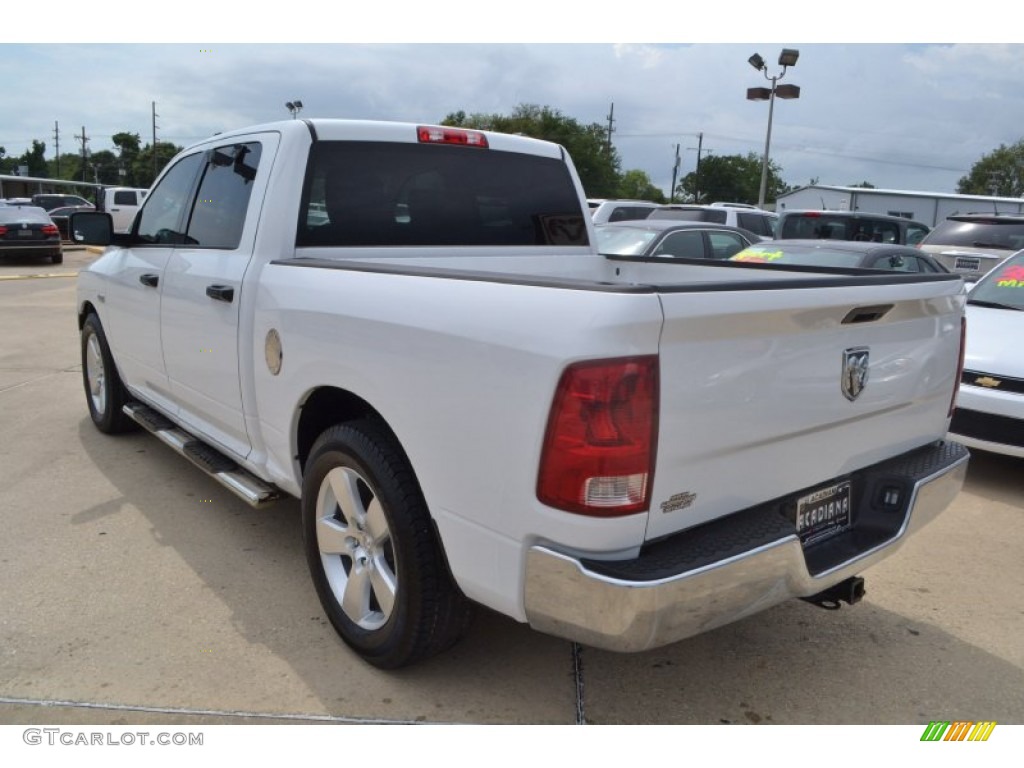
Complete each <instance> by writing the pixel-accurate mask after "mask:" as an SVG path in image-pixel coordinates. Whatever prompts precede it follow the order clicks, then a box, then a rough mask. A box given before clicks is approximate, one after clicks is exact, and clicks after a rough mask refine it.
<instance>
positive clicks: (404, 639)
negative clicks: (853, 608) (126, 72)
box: [71, 120, 968, 668]
mask: <svg viewBox="0 0 1024 768" xmlns="http://www.w3.org/2000/svg"><path fill="white" fill-rule="evenodd" d="M586 211H587V203H586V198H585V196H584V194H583V190H582V188H581V185H580V182H579V179H578V177H577V175H576V172H575V169H574V167H573V165H572V162H571V160H570V159H569V157H568V156H567V154H566V152H565V150H564V149H562V148H561V147H560V146H557V145H555V144H551V143H547V142H543V141H537V140H533V139H529V138H525V137H522V136H510V135H502V134H496V133H489V132H478V131H470V130H460V129H453V128H443V127H436V126H417V125H413V124H392V123H374V122H360V121H342V120H293V121H287V122H283V123H275V124H270V125H264V126H258V127H254V128H250V129H246V130H240V131H235V132H231V133H225V134H220V135H217V136H214V137H212V138H210V139H208V140H206V141H203V142H201V143H199V144H197V145H195V146H193V147H191V148H189V149H187V150H185V151H183V152H182V153H181V154H180V155H178V156H177V157H176V158H175V159H174V160H173V161H172V162H171V163H170V164H169V165H168V167H167V168H166V169H165V170H164V171H163V173H162V174H161V176H160V178H159V179H158V180H157V182H156V184H155V185H154V187H153V188H152V190H151V192H150V194H149V195H148V197H147V199H146V202H145V205H144V207H143V208H142V210H141V212H140V214H139V215H138V217H137V218H136V221H135V224H134V226H133V228H132V230H131V232H129V233H127V234H118V233H116V232H114V231H113V228H112V227H111V223H110V218H109V216H107V215H106V214H104V213H100V212H84V213H76V214H74V216H73V219H72V224H71V229H72V232H73V238H74V240H75V241H77V242H80V243H88V244H94V245H107V246H109V247H108V248H107V249H106V251H105V252H104V254H103V255H102V256H101V257H100V258H99V259H98V260H96V261H95V263H93V264H92V265H91V266H90V267H89V268H88V269H86V270H84V271H83V272H82V273H81V274H80V276H79V283H78V317H79V327H80V329H81V348H82V361H83V377H84V384H85V394H86V399H87V403H88V408H89V412H90V414H91V417H92V420H93V421H94V423H95V424H96V426H97V427H98V428H99V429H100V430H102V431H104V432H108V433H115V432H119V431H123V430H125V429H127V428H129V427H133V426H135V425H136V424H141V425H142V426H144V427H145V428H147V429H148V430H150V431H151V432H153V433H154V434H155V435H156V436H158V437H159V438H160V439H162V440H163V441H164V442H165V443H167V444H168V445H170V446H172V447H173V448H174V449H175V450H177V451H179V452H180V453H182V454H183V455H185V456H187V457H188V458H190V459H191V460H192V461H193V462H195V463H196V465H197V466H200V467H202V468H203V469H205V470H206V471H207V472H209V473H210V475H211V476H212V477H213V478H215V479H217V480H218V481H220V482H221V483H223V484H224V485H225V486H227V487H228V488H230V489H232V490H233V491H234V492H236V493H237V494H238V495H239V496H241V497H242V498H244V499H246V500H247V501H248V502H249V503H251V504H253V505H261V504H264V503H267V502H269V501H271V500H273V499H275V498H276V497H279V496H280V495H282V494H288V495H292V496H295V497H298V498H299V499H300V500H301V509H302V526H303V532H304V539H305V548H306V555H307V559H308V562H309V567H310V570H311V573H312V577H313V582H314V584H315V586H316V589H317V592H318V593H319V596H320V599H321V602H322V604H323V607H324V610H325V612H326V613H327V615H328V617H329V618H330V620H331V622H332V623H333V625H334V626H335V628H336V629H337V631H338V632H339V634H340V635H341V637H342V638H343V639H344V641H345V642H346V643H348V644H349V645H350V646H351V647H352V648H353V649H355V651H356V652H358V653H359V654H360V655H361V656H362V657H363V658H365V659H366V660H367V661H369V662H370V663H372V664H375V665H377V666H379V667H384V668H393V667H397V666H401V665H405V664H409V663H412V662H414V661H416V660H418V659H421V658H423V657H425V656H427V655H429V654H432V653H436V652H438V651H440V650H442V649H444V648H445V647H447V646H449V645H451V644H452V643H453V642H455V641H456V640H457V639H458V638H459V636H460V635H461V634H462V633H463V632H464V631H465V629H466V627H467V626H468V621H469V618H470V615H471V606H472V605H473V604H474V603H480V604H483V605H485V606H489V607H490V608H492V609H494V610H496V611H499V612H501V613H503V614H506V615H508V616H510V617H513V618H514V619H517V620H519V621H523V622H528V623H529V624H530V625H531V626H532V627H534V628H536V629H537V630H539V631H542V632H546V633H550V634H553V635H556V636H560V637H564V638H568V639H571V640H574V641H577V642H580V643H584V644H588V645H593V646H597V647H602V648H607V649H614V650H620V651H639V650H644V649H648V648H653V647H657V646H660V645H664V644H666V643H671V642H674V641H677V640H679V639H681V638H685V637H688V636H691V635H694V634H696V633H699V632H702V631H705V630H708V629H710V628H713V627H716V626H720V625H722V624H725V623H727V622H730V621H734V620H736V619H739V618H742V617H744V616H748V615H750V614H752V613H755V612H757V611H760V610H762V609H765V608H767V607H769V606H771V605H774V604H776V603H779V602H781V601H783V600H786V599H788V598H792V597H803V598H809V599H811V600H813V601H815V602H818V603H821V604H829V605H832V604H838V601H840V600H844V601H846V602H850V603H853V602H856V601H857V600H858V599H859V597H860V596H861V594H863V581H862V579H861V578H860V577H859V575H858V574H859V573H860V572H861V571H862V570H863V569H864V568H866V567H868V566H870V565H871V564H872V563H874V562H876V561H878V560H879V559H881V558H883V557H885V556H887V555H889V554H890V553H891V552H893V551H894V550H895V549H897V548H898V546H899V545H900V544H901V543H902V542H904V541H905V540H906V539H907V537H908V536H910V535H911V534H912V533H913V532H914V531H915V530H916V529H917V528H919V527H920V526H921V525H923V524H925V523H927V522H928V521H929V520H931V519H932V518H933V517H934V516H935V515H937V514H938V513H939V512H940V511H941V510H943V509H944V508H945V507H946V506H947V505H948V503H949V502H950V500H951V499H952V498H953V497H954V496H955V495H956V494H957V492H958V491H959V489H960V487H961V485H962V483H963V479H964V476H965V473H966V466H967V460H968V453H967V451H966V450H965V449H964V448H963V447H962V446H960V445H958V444H956V443H950V442H945V441H944V439H943V438H944V435H945V434H946V429H947V427H948V425H949V418H950V414H951V411H952V408H953V402H954V397H955V395H956V390H957V386H958V382H959V378H960V376H959V373H958V370H957V366H958V364H957V360H958V358H960V357H961V356H962V352H963V340H964V325H963V307H964V301H965V295H964V289H963V285H962V281H961V279H960V278H959V277H957V276H955V275H945V274H941V275H940V274H934V275H931V274H929V275H918V274H913V275H912V274H896V273H891V272H889V273H876V272H870V271H857V270H849V269H835V270H826V269H820V268H813V267H794V268H785V269H783V268H780V267H778V265H764V264H747V263H737V262H727V263H719V262H693V261H685V260H681V259H677V260H665V259H646V260H644V259H634V258H626V257H605V256H602V255H601V254H599V253H598V252H597V249H596V247H595V245H594V243H595V239H594V230H593V224H592V223H591V222H590V220H589V216H586V215H585V213H586Z"/></svg>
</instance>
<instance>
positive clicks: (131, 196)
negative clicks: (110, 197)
mask: <svg viewBox="0 0 1024 768" xmlns="http://www.w3.org/2000/svg"><path fill="white" fill-rule="evenodd" d="M138 204H139V201H138V200H137V199H136V196H135V192H134V191H133V190H130V189H122V190H119V191H117V192H115V193H114V205H138Z"/></svg>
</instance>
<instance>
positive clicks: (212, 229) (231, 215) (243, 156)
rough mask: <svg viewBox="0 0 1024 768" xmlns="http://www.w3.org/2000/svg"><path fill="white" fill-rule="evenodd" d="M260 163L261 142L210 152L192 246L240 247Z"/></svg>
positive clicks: (191, 232) (195, 213) (192, 227)
mask: <svg viewBox="0 0 1024 768" xmlns="http://www.w3.org/2000/svg"><path fill="white" fill-rule="evenodd" d="M259 161H260V144H259V143H258V142H250V143H247V144H234V145H232V146H227V147H218V148H217V149H214V150H212V151H211V152H209V153H208V155H207V162H206V167H205V168H204V170H203V178H202V181H200V183H199V191H198V192H197V193H196V200H195V204H194V205H193V207H192V215H191V218H190V220H189V223H188V242H189V243H190V244H192V245H196V246H203V247H209V248H227V249H231V248H237V247H238V244H239V242H240V241H241V239H242V228H243V227H244V226H245V213H246V211H247V210H248V209H249V197H250V195H251V194H252V187H253V181H254V180H255V178H256V170H257V168H258V166H259Z"/></svg>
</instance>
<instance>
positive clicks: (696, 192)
mask: <svg viewBox="0 0 1024 768" xmlns="http://www.w3.org/2000/svg"><path fill="white" fill-rule="evenodd" d="M703 147H704V132H703V131H701V132H700V133H698V134H697V146H696V147H687V149H696V150H697V168H696V169H695V170H694V172H693V202H695V203H699V202H700V156H701V153H702V152H703V151H704V150H703ZM708 152H709V153H710V152H711V150H710V149H709V150H708Z"/></svg>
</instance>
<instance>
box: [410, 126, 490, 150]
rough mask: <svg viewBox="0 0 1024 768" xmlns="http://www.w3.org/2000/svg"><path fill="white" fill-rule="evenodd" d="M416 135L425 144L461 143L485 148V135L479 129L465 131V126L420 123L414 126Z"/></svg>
mask: <svg viewBox="0 0 1024 768" xmlns="http://www.w3.org/2000/svg"><path fill="white" fill-rule="evenodd" d="M416 135H417V136H418V137H419V140H420V141H421V142H424V143H426V144H463V145H465V146H468V147H484V148H485V149H486V148H487V137H486V136H484V134H482V133H480V131H467V130H466V129H465V128H444V127H441V126H431V125H421V126H418V127H417V128H416Z"/></svg>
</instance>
